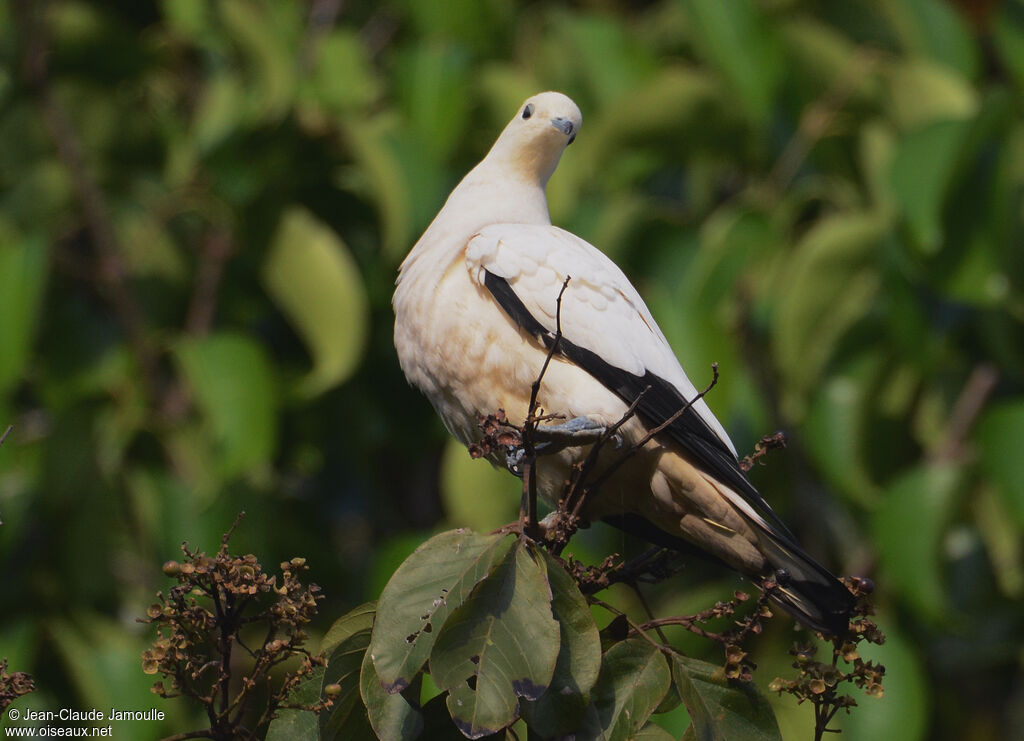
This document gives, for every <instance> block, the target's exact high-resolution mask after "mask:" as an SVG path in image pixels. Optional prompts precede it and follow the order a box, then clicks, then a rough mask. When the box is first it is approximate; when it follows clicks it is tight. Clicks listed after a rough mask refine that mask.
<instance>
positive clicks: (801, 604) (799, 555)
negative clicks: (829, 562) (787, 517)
mask: <svg viewBox="0 0 1024 741" xmlns="http://www.w3.org/2000/svg"><path fill="white" fill-rule="evenodd" d="M754 529H755V531H756V532H757V537H758V540H759V541H760V545H761V551H762V553H764V556H765V559H766V560H767V561H768V563H769V565H770V567H771V569H772V571H771V572H770V573H769V574H768V575H767V576H769V577H770V578H771V580H772V581H774V582H775V584H776V586H775V587H774V588H772V589H771V595H770V596H771V597H772V599H773V601H774V602H775V603H777V604H778V605H779V606H780V607H781V608H782V609H784V610H785V611H786V612H788V613H789V614H790V615H792V616H793V617H795V618H796V619H797V620H799V621H800V622H801V623H803V624H804V625H806V626H807V627H809V628H811V629H813V630H817V631H820V632H822V633H828V634H830V635H836V634H841V633H844V632H845V631H846V628H847V625H848V624H849V619H850V614H851V613H852V611H853V608H854V606H855V604H856V599H855V597H854V596H853V594H852V593H851V592H850V590H849V589H847V588H846V586H845V585H844V584H843V583H842V582H841V581H839V580H838V579H837V578H836V577H835V576H833V575H832V573H831V572H830V571H829V570H828V569H826V568H825V567H824V566H822V565H821V564H820V563H818V562H817V561H815V560H814V559H813V558H811V557H810V556H809V555H807V553H805V552H804V551H803V549H801V548H800V547H799V546H798V545H796V544H795V543H793V541H792V540H790V539H789V538H787V537H786V536H784V535H781V534H779V533H776V532H772V531H771V530H769V529H766V528H763V527H758V526H757V525H756V524H755V528H754Z"/></svg>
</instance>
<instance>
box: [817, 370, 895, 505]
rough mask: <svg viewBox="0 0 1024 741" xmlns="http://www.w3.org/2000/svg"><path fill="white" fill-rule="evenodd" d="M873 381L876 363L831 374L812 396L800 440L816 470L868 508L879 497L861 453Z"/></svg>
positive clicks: (851, 499) (845, 494) (852, 499)
mask: <svg viewBox="0 0 1024 741" xmlns="http://www.w3.org/2000/svg"><path fill="white" fill-rule="evenodd" d="M868 360H870V359H868ZM876 379H877V365H876V364H875V363H871V362H862V363H859V364H857V366H856V367H854V368H852V369H851V370H850V371H849V372H847V373H843V374H841V375H840V374H836V375H833V376H830V377H829V378H828V379H827V380H826V381H825V384H824V386H822V387H821V388H820V389H819V390H818V392H817V393H816V394H815V395H814V396H813V397H812V400H811V404H810V407H809V408H808V411H807V417H806V418H805V420H804V435H803V438H804V439H805V440H806V441H807V448H808V451H809V452H810V453H811V455H812V457H813V459H814V461H815V463H816V464H817V470H818V471H819V472H820V474H821V475H822V476H823V477H824V478H825V480H826V481H828V483H829V484H830V485H832V486H834V487H835V488H836V489H837V490H839V491H840V492H842V494H843V495H844V496H845V497H846V498H847V499H849V500H850V501H851V502H857V503H858V504H860V505H862V506H866V507H870V506H873V505H874V504H876V503H877V499H878V495H877V490H878V487H877V486H876V485H875V483H874V482H873V481H872V480H871V478H870V476H869V475H868V469H867V466H866V464H865V455H864V453H865V450H864V443H865V442H866V441H869V438H867V437H866V434H867V433H866V427H867V425H868V418H869V411H870V402H871V397H870V394H871V393H872V389H873V388H874V385H875V382H876Z"/></svg>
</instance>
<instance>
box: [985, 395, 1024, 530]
mask: <svg viewBox="0 0 1024 741" xmlns="http://www.w3.org/2000/svg"><path fill="white" fill-rule="evenodd" d="M974 437H975V440H976V441H977V443H978V450H979V452H980V453H981V465H982V469H983V470H984V471H985V473H986V474H987V475H988V477H989V478H990V479H991V481H992V483H993V484H995V486H996V488H997V490H998V491H999V493H1000V494H1001V495H1002V496H1003V499H1004V501H1005V502H1006V504H1007V506H1008V508H1009V511H1010V512H1011V513H1013V515H1014V519H1015V520H1016V523H1017V527H1018V528H1024V456H1022V455H1021V454H1020V452H1019V451H1018V449H1017V448H1018V447H1019V445H1020V443H1021V441H1022V440H1024V400H1022V399H1015V400H1012V401H1006V402H1002V403H1000V404H997V405H993V406H991V407H990V408H989V409H987V410H986V411H985V414H984V415H983V416H982V418H981V419H980V420H979V421H978V427H977V430H976V431H975V434H974Z"/></svg>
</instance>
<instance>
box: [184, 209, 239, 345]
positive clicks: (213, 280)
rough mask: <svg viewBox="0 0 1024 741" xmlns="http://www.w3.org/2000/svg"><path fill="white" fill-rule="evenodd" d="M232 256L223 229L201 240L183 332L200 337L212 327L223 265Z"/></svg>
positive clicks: (231, 245)
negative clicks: (193, 286)
mask: <svg viewBox="0 0 1024 741" xmlns="http://www.w3.org/2000/svg"><path fill="white" fill-rule="evenodd" d="M233 253H234V245H233V243H232V241H231V234H229V233H228V232H226V231H224V230H221V229H215V230H214V231H212V232H211V233H209V234H208V235H207V236H206V239H205V240H204V241H203V245H202V251H201V252H200V254H199V265H198V267H197V268H196V280H195V288H194V289H193V291H192V298H191V300H190V301H189V305H188V311H187V312H186V314H185V331H186V332H187V333H188V334H190V335H193V336H196V337H202V336H204V335H206V334H207V333H208V332H209V331H210V327H211V326H213V318H214V313H215V312H216V309H217V294H218V292H219V290H220V284H221V278H223V276H224V266H225V265H227V263H228V260H230V259H231V256H232V254H233Z"/></svg>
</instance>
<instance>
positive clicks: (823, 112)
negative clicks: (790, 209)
mask: <svg viewBox="0 0 1024 741" xmlns="http://www.w3.org/2000/svg"><path fill="white" fill-rule="evenodd" d="M879 59H880V55H879V53H878V52H877V51H875V50H873V49H867V48H863V47H862V48H860V49H858V50H857V52H856V53H854V54H853V55H852V57H851V58H850V61H849V63H848V64H847V65H846V66H845V67H844V68H843V70H842V72H841V73H840V74H839V75H838V76H836V78H835V79H834V80H833V81H832V83H831V85H829V87H828V89H827V90H826V91H825V93H824V95H822V96H821V98H819V99H818V100H815V101H813V102H812V103H810V104H809V105H807V106H806V107H805V108H804V110H803V113H802V114H801V116H800V123H799V125H798V127H797V130H796V133H795V134H793V137H792V138H791V139H790V140H789V142H788V143H787V144H786V147H785V149H783V150H782V154H780V155H779V158H778V160H776V162H775V165H774V166H773V167H772V171H771V173H770V174H769V176H768V179H769V181H770V182H771V183H772V184H773V185H774V186H775V188H776V189H777V190H779V191H783V190H785V189H786V188H787V187H789V184H790V183H791V182H792V181H793V178H794V177H796V174H797V173H798V172H799V171H800V167H801V166H802V165H803V163H804V160H806V159H807V156H808V155H809V154H810V152H811V150H812V149H814V147H815V145H816V144H817V143H818V142H819V141H821V140H822V139H823V138H825V136H827V135H828V134H829V132H830V131H831V129H832V125H833V123H834V122H835V120H836V118H837V117H838V115H839V112H840V111H841V110H842V109H843V107H844V106H845V105H846V104H847V102H849V100H850V98H851V97H852V96H853V95H854V93H856V92H857V88H858V86H859V85H860V84H861V82H862V81H863V80H864V79H865V78H866V77H867V76H868V75H870V74H871V73H872V72H873V71H874V69H875V66H876V65H877V63H878V61H879Z"/></svg>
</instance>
